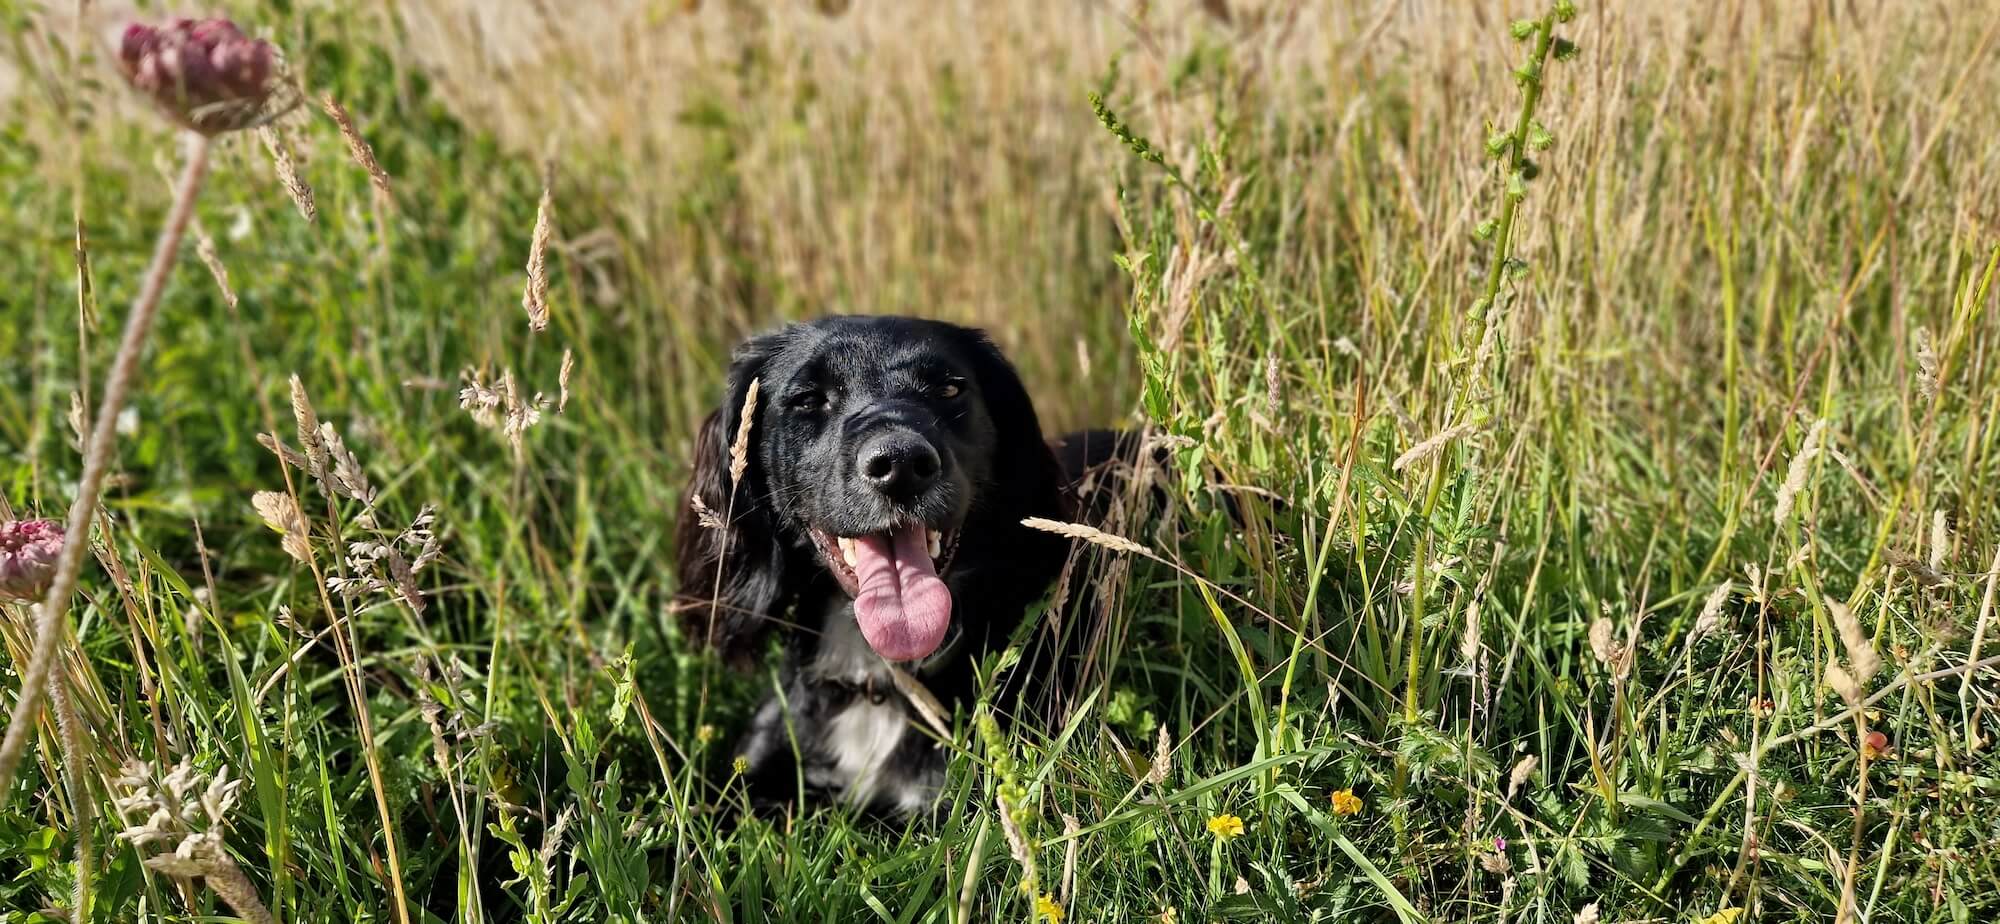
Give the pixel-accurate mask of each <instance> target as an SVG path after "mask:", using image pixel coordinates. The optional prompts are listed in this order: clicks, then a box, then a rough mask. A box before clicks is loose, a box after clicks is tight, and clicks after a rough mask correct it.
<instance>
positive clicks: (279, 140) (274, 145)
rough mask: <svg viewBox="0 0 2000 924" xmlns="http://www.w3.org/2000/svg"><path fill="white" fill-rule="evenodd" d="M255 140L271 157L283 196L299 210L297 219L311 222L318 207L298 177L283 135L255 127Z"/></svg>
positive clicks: (311, 192)
mask: <svg viewBox="0 0 2000 924" xmlns="http://www.w3.org/2000/svg"><path fill="white" fill-rule="evenodd" d="M257 140H259V141H262V142H263V143H264V150H265V151H266V152H267V153H269V154H270V155H271V167H272V169H274V170H276V171H277V172H278V182H279V183H280V184H281V185H283V186H284V187H285V195H286V196H289V197H290V198H291V200H292V205H293V206H294V207H296V208H297V209H298V210H299V217H301V218H304V219H305V220H307V221H312V220H313V219H314V218H316V217H318V215H319V206H317V205H315V204H313V191H312V187H311V186H307V185H306V181H305V179H304V178H302V177H300V176H299V168H298V165H297V164H295V163H293V161H292V151H291V149H290V148H288V147H286V146H285V139H284V136H283V135H280V134H278V129H277V128H276V127H274V126H270V125H259V126H257Z"/></svg>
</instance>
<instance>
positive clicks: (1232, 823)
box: [1208, 813, 1243, 841]
mask: <svg viewBox="0 0 2000 924" xmlns="http://www.w3.org/2000/svg"><path fill="white" fill-rule="evenodd" d="M1208 833H1210V834H1213V835H1215V836H1216V837H1217V838H1219V839H1221V840H1225V841H1228V840H1235V839H1236V838H1239V837H1242V836H1243V819H1241V818H1238V817H1236V816H1235V815H1230V814H1227V813H1224V814H1221V815H1217V816H1215V817H1214V818H1210V819H1209V820H1208Z"/></svg>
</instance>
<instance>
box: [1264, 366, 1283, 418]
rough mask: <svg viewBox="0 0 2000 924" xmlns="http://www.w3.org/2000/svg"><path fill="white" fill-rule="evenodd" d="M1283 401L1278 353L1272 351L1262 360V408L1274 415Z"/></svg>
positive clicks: (1281, 406)
mask: <svg viewBox="0 0 2000 924" xmlns="http://www.w3.org/2000/svg"><path fill="white" fill-rule="evenodd" d="M1284 403H1285V393H1284V373H1283V370H1282V369H1280V368H1279V367H1278V354H1276V353H1272V354H1271V355H1270V356H1269V357H1267V358H1266V359H1265V360H1264V409H1265V410H1267V411H1269V412H1270V413H1271V416H1272V417H1276V416H1278V412H1279V411H1280V410H1281V409H1283V407H1284Z"/></svg>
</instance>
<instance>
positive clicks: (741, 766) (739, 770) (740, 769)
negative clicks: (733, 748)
mask: <svg viewBox="0 0 2000 924" xmlns="http://www.w3.org/2000/svg"><path fill="white" fill-rule="evenodd" d="M729 767H730V769H732V770H735V771H736V775H737V776H742V775H743V774H745V773H749V772H750V758H748V757H745V756H743V755H741V754H738V755H736V760H735V761H733V762H731V763H730V765H729Z"/></svg>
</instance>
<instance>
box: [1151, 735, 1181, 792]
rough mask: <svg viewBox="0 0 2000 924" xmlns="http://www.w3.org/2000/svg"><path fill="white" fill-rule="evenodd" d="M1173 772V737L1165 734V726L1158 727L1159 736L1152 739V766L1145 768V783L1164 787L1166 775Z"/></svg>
mask: <svg viewBox="0 0 2000 924" xmlns="http://www.w3.org/2000/svg"><path fill="white" fill-rule="evenodd" d="M1173 770H1174V737H1173V736H1172V735H1170V734H1167V726H1165V725H1161V726H1160V734H1159V736H1158V737H1156V738H1154V739H1153V765H1152V766H1151V767H1148V768H1146V782H1148V783H1151V784H1153V785H1154V786H1164V785H1166V783H1167V775H1168V774H1170V773H1172V772H1173Z"/></svg>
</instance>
